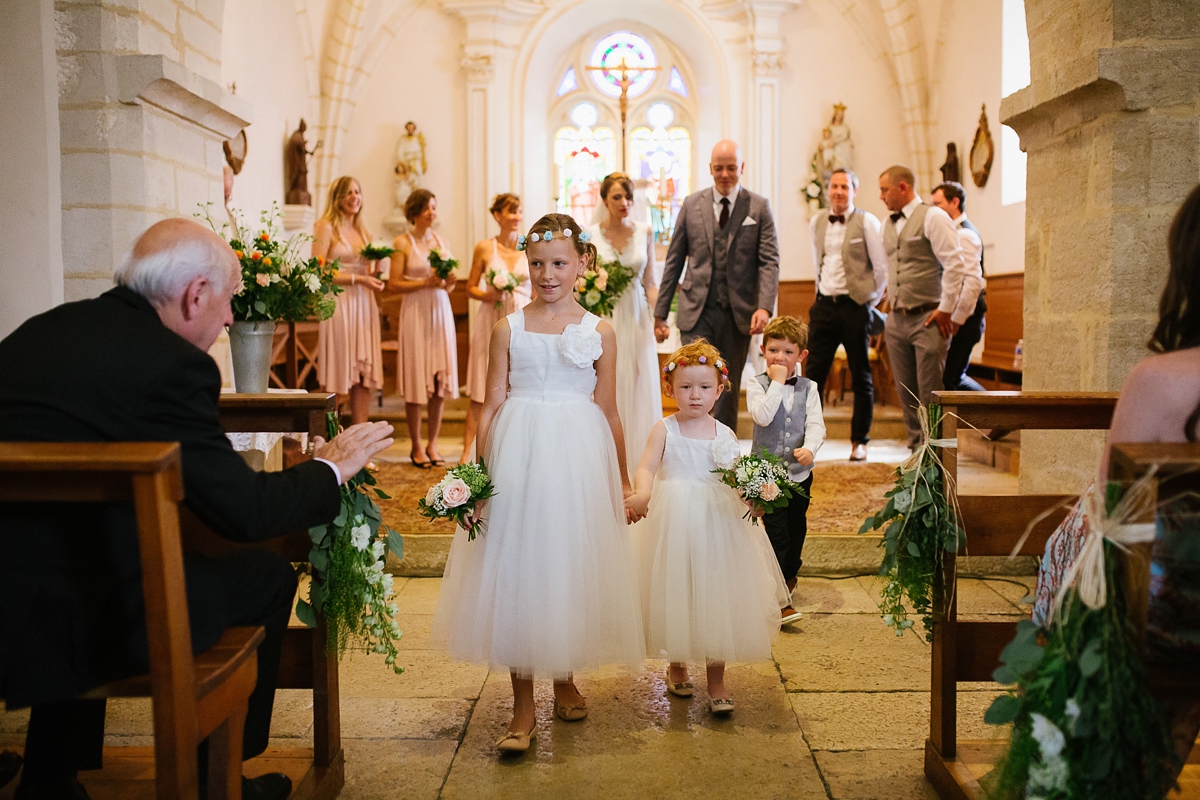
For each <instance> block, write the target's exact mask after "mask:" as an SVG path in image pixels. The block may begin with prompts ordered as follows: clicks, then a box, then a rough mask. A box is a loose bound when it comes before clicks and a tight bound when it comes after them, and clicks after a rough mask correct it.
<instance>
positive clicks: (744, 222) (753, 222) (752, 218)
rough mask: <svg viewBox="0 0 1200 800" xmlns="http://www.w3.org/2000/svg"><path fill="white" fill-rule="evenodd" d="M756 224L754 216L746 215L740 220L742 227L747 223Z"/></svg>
mask: <svg viewBox="0 0 1200 800" xmlns="http://www.w3.org/2000/svg"><path fill="white" fill-rule="evenodd" d="M757 224H758V222H757V221H755V219H754V217H746V218H745V219H744V220H742V227H743V228H744V227H746V226H747V225H757Z"/></svg>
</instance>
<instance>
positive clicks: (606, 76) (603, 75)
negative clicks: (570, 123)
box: [588, 31, 658, 97]
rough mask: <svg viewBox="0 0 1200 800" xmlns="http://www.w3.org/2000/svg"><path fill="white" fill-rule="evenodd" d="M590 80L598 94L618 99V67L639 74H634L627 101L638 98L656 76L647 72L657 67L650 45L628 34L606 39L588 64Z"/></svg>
mask: <svg viewBox="0 0 1200 800" xmlns="http://www.w3.org/2000/svg"><path fill="white" fill-rule="evenodd" d="M588 66H589V67H591V73H592V79H593V80H594V81H595V82H596V86H597V87H599V89H600V91H602V92H604V93H605V94H606V95H608V96H609V97H620V96H621V77H622V75H621V67H622V66H624V67H626V68H627V69H630V70H635V69H636V70H639V71H638V72H636V73H633V77H632V79H631V83H630V85H629V97H637V96H638V95H639V94H641V93H642V92H644V91H646V90H647V89H649V88H650V84H652V83H654V77H655V74H656V73H655V72H652V71H650V69H649V68H652V67H655V66H658V61H657V59H656V58H655V57H654V50H652V49H651V48H650V43H649V42H647V41H646V40H645V39H643V38H642V37H641V36H638V35H637V34H636V33H630V32H629V31H617V32H616V33H610V34H609V35H608V36H605V37H604V38H603V39H601V40H600V41H599V42H598V43H597V44H596V49H595V50H593V51H592V57H591V59H589V61H588Z"/></svg>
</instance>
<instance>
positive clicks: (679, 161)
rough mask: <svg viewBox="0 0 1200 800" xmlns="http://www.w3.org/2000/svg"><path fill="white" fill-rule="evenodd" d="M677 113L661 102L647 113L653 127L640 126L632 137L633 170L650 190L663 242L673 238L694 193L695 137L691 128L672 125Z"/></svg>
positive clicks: (652, 215) (658, 235)
mask: <svg viewBox="0 0 1200 800" xmlns="http://www.w3.org/2000/svg"><path fill="white" fill-rule="evenodd" d="M674 121H675V110H674V109H673V108H671V106H670V104H668V103H663V102H658V103H655V104H653V105H652V106H650V107H649V108H648V109H646V122H648V123H650V125H649V127H647V126H639V127H637V128H634V129H633V133H632V134H631V136H630V143H629V144H630V154H629V155H630V164H631V169H630V170H629V171H630V173H631V175H632V176H633V178H634V179H635V180H637V179H641V180H643V181H644V182H645V186H646V203H647V204H648V205H649V206H650V220H651V224H652V225H653V226H654V235H655V237H656V238H657V239H658V240H659V241H662V240H664V239H668V238H670V234H671V231H673V230H674V229H675V220H676V218H678V216H679V206H680V205H681V204H682V203H683V199H684V198H685V197H687V195H688V192H689V191H690V189H691V175H692V137H691V134H690V133H688V130H687V128H683V127H680V126H673V127H672V125H671V123H672V122H674Z"/></svg>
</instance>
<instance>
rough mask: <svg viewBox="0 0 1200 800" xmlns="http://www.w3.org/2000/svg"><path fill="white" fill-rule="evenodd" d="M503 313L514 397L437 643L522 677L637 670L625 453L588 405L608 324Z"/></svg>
mask: <svg viewBox="0 0 1200 800" xmlns="http://www.w3.org/2000/svg"><path fill="white" fill-rule="evenodd" d="M507 319H508V324H509V329H510V336H509V345H508V348H509V349H508V354H509V392H508V399H507V400H506V401H505V402H504V405H503V406H501V407H500V411H499V412H498V413H497V414H496V417H495V419H494V420H493V422H492V427H491V431H490V433H489V435H488V440H487V445H486V447H487V449H486V452H485V453H484V463H486V464H487V468H488V472H489V474H490V475H491V477H492V482H493V484H494V485H495V487H496V494H495V496H494V497H493V498H492V499H491V500H490V501H488V507H487V510H486V512H485V513H486V517H487V518H486V523H485V525H486V527H485V528H484V531H483V533H481V534H480V535H479V536H478V537H477V538H476V539H475V540H474V541H468V540H467V534H466V532H464V531H463V530H462V529H459V530H458V531H456V532H455V535H454V542H453V543H452V545H451V547H450V556H449V559H448V560H447V562H446V572H445V577H444V578H443V580H442V589H441V593H440V595H439V597H438V606H437V613H436V615H435V616H434V620H433V631H432V637H431V638H432V639H433V641H434V642H435V643H438V644H440V645H442V646H444V647H445V648H446V650H447V651H448V652H449V653H450V655H452V656H453V657H455V658H457V659H460V660H463V661H473V662H478V663H486V664H488V665H489V666H490V667H492V668H501V667H504V668H508V669H510V670H512V671H513V672H515V673H517V674H518V675H519V676H521V677H533V676H534V675H538V676H549V677H554V678H557V679H565V678H566V677H567V675H568V673H571V672H573V671H575V670H581V669H589V668H596V667H599V666H602V665H604V664H613V663H621V664H627V665H629V666H640V665H641V664H642V663H643V661H644V659H645V645H644V641H643V637H642V627H641V618H640V610H639V608H638V594H637V583H636V576H635V572H634V565H633V560H632V556H631V553H630V550H629V542H628V538H627V537H628V535H629V534H628V529H627V528H626V526H625V509H624V499H623V497H622V495H621V479H620V473H619V471H618V467H617V451H616V447H615V446H614V444H613V438H612V432H611V430H610V429H609V426H608V421H607V420H606V419H605V417H604V413H603V412H602V411H601V410H600V407H599V406H598V405H596V404H595V403H594V402H592V392H593V391H594V390H595V388H596V369H595V360H596V359H597V358H599V357H600V355H601V353H602V345H601V340H600V334H599V332H598V331H597V330H596V325H597V324H598V323H599V321H600V318H599V317H597V316H595V315H594V314H587V315H586V316H585V317H584V318H583V321H582V322H581V323H579V324H578V325H568V326H567V327H566V329H565V330H564V331H563V333H562V334H561V335H557V334H545V333H532V332H529V331H526V330H525V314H524V312H523V311H516V312H514V313H512V314H510V315H509V316H508V317H507ZM776 615H778V611H776Z"/></svg>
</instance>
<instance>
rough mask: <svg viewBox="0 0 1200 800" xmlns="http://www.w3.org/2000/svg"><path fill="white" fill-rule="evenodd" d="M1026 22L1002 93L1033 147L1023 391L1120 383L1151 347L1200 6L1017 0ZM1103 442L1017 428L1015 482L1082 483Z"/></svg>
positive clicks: (1195, 141)
mask: <svg viewBox="0 0 1200 800" xmlns="http://www.w3.org/2000/svg"><path fill="white" fill-rule="evenodd" d="M1026 21H1027V25H1028V27H1029V50H1030V61H1031V78H1032V81H1031V84H1030V86H1029V87H1027V88H1025V89H1022V90H1021V91H1019V92H1017V93H1015V94H1013V95H1011V96H1010V97H1007V98H1005V99H1004V101H1003V103H1002V104H1001V119H1002V121H1003V122H1004V123H1005V124H1006V125H1010V126H1011V127H1012V128H1013V129H1015V130H1016V131H1017V133H1018V134H1020V136H1021V147H1022V149H1024V150H1025V151H1026V152H1027V153H1028V154H1029V162H1028V194H1027V199H1026V220H1025V231H1026V233H1025V371H1024V388H1025V389H1027V390H1060V391H1118V390H1119V389H1120V388H1121V384H1122V383H1123V382H1124V380H1125V377H1126V375H1127V374H1128V373H1129V370H1130V368H1131V367H1132V366H1133V365H1134V363H1136V362H1137V361H1139V360H1140V359H1142V358H1144V357H1145V356H1146V355H1148V351H1147V349H1146V341H1147V339H1148V338H1149V336H1150V333H1151V330H1152V328H1153V324H1154V321H1155V320H1156V319H1157V305H1158V299H1159V295H1160V294H1161V292H1162V288H1163V286H1164V283H1165V276H1166V271H1167V254H1166V231H1167V227H1168V225H1169V224H1170V221H1171V218H1172V216H1173V215H1174V214H1175V212H1176V210H1177V209H1178V207H1179V203H1180V202H1181V201H1182V200H1183V198H1184V197H1185V196H1186V195H1187V193H1188V192H1189V191H1190V190H1191V189H1192V187H1193V186H1195V185H1196V182H1197V180H1200V102H1198V101H1200V50H1198V49H1197V48H1196V46H1195V41H1196V37H1200V15H1197V14H1196V13H1195V8H1194V7H1193V5H1192V4H1189V3H1159V4H1151V3H1147V2H1144V0H1027V2H1026ZM1102 442H1103V439H1102V437H1100V436H1095V437H1092V439H1091V441H1090V442H1089V445H1088V447H1087V448H1086V449H1085V448H1082V447H1081V445H1080V436H1079V435H1078V434H1067V433H1045V434H1038V435H1034V434H1027V435H1026V436H1024V437H1022V443H1021V444H1022V453H1021V487H1022V491H1026V492H1033V491H1061V490H1078V489H1080V488H1082V486H1083V484H1085V483H1086V482H1087V480H1089V479H1090V478H1091V477H1093V476H1094V475H1095V474H1096V469H1097V465H1098V457H1099V452H1100V448H1101V446H1102Z"/></svg>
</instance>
